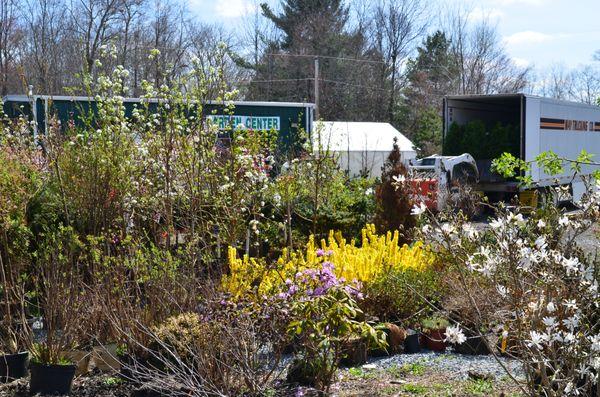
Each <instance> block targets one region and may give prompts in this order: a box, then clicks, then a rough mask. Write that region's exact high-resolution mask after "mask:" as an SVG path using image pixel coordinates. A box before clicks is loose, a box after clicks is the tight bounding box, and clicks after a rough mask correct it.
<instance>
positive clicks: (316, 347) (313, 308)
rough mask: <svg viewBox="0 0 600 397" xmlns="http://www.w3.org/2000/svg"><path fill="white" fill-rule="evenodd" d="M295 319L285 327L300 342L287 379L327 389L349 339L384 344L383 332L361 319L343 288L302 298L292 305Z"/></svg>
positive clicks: (352, 299)
mask: <svg viewBox="0 0 600 397" xmlns="http://www.w3.org/2000/svg"><path fill="white" fill-rule="evenodd" d="M292 311H293V315H294V317H295V318H296V320H294V321H292V322H291V323H290V325H289V327H288V331H289V333H290V334H291V335H292V336H293V337H294V338H296V340H298V341H299V346H298V350H297V352H296V355H295V357H294V363H293V364H292V368H291V369H290V370H289V372H288V380H290V381H297V382H300V383H304V384H310V385H313V386H315V387H317V388H319V389H320V390H325V391H327V390H329V386H330V385H331V382H332V381H333V377H334V375H335V372H336V370H337V367H338V365H339V362H340V360H341V359H342V358H343V357H344V354H345V351H346V348H347V346H348V345H349V344H350V343H351V341H352V340H356V339H357V338H360V339H363V340H364V341H365V343H366V344H368V345H370V346H373V347H380V348H383V347H385V346H386V342H385V335H384V334H383V331H380V330H377V329H375V328H374V327H373V326H371V325H370V324H368V323H367V322H366V321H365V320H364V314H363V312H362V311H361V310H360V308H359V307H358V304H357V303H356V301H355V300H354V298H353V297H352V295H351V294H350V293H349V292H348V291H347V290H346V289H344V288H339V287H336V288H331V289H329V291H328V292H327V293H326V294H324V295H319V296H315V297H313V298H312V299H303V300H298V301H296V302H294V304H293V305H292Z"/></svg>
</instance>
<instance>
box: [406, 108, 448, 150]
mask: <svg viewBox="0 0 600 397" xmlns="http://www.w3.org/2000/svg"><path fill="white" fill-rule="evenodd" d="M413 143H414V144H415V147H416V148H417V153H418V154H419V156H420V157H425V156H429V155H432V154H435V153H439V152H440V148H441V143H442V118H441V117H440V114H439V111H438V110H437V109H436V108H434V107H431V106H430V107H427V108H426V109H425V110H424V111H422V112H421V113H420V114H419V116H418V117H417V120H416V129H415V133H414V135H413Z"/></svg>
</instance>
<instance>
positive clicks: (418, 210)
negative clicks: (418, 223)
mask: <svg viewBox="0 0 600 397" xmlns="http://www.w3.org/2000/svg"><path fill="white" fill-rule="evenodd" d="M425 211H427V206H426V205H425V203H423V202H421V203H419V204H415V205H414V206H413V207H412V210H411V211H410V214H411V215H415V216H419V215H421V214H423V213H424V212H425Z"/></svg>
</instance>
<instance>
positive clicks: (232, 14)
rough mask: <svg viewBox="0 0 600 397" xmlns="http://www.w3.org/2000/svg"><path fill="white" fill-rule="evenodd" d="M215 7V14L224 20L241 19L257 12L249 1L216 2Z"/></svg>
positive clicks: (225, 0) (218, 0)
mask: <svg viewBox="0 0 600 397" xmlns="http://www.w3.org/2000/svg"><path fill="white" fill-rule="evenodd" d="M213 7H214V10H215V13H216V14H217V15H218V16H219V17H222V18H239V17H241V16H244V15H246V14H251V13H254V12H255V11H256V9H255V7H254V5H253V3H252V2H251V1H249V0H215V1H214V3H213Z"/></svg>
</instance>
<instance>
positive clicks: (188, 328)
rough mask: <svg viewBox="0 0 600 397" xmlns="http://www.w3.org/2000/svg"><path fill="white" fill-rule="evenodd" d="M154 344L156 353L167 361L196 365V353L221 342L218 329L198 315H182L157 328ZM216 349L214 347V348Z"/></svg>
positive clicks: (171, 318) (169, 319) (154, 332)
mask: <svg viewBox="0 0 600 397" xmlns="http://www.w3.org/2000/svg"><path fill="white" fill-rule="evenodd" d="M153 334H154V336H155V338H156V339H157V341H155V342H154V343H153V345H154V348H155V349H156V351H157V352H158V353H159V354H161V355H162V356H163V357H166V358H167V359H175V360H182V361H183V362H185V363H186V364H188V365H193V364H194V362H193V361H194V358H195V357H194V355H195V352H197V351H199V350H203V349H206V348H207V346H206V343H211V344H214V343H216V342H217V341H218V340H219V337H218V332H217V328H216V327H214V326H211V324H210V323H209V322H203V321H202V320H201V319H200V316H199V315H198V314H196V313H182V314H179V315H176V316H173V317H170V318H168V319H167V320H166V321H165V322H163V323H162V324H160V325H159V326H158V327H156V328H155V329H154V331H153ZM212 348H214V346H212Z"/></svg>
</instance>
